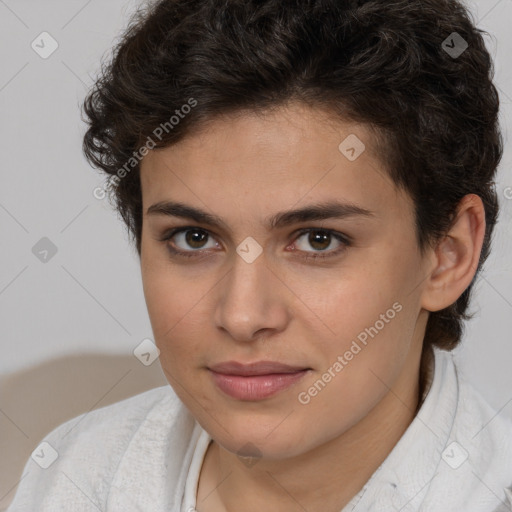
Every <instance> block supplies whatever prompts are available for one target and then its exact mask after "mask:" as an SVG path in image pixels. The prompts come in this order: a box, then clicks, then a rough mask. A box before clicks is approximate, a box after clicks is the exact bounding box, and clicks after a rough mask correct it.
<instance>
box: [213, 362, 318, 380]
mask: <svg viewBox="0 0 512 512" xmlns="http://www.w3.org/2000/svg"><path fill="white" fill-rule="evenodd" d="M209 369H210V370H212V371H214V372H216V373H222V374H224V375H241V376H244V377H247V376H252V375H270V374H274V373H295V372H298V371H301V370H308V369H310V368H306V367H304V366H290V365H288V364H284V363H278V362H276V361H257V362H255V363H248V364H243V363H239V362H238V361H226V362H224V363H219V364H215V365H213V366H210V367H209Z"/></svg>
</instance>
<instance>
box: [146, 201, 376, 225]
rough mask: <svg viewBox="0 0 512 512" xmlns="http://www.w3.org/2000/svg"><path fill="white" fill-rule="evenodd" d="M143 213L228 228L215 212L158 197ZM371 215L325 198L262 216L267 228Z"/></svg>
mask: <svg viewBox="0 0 512 512" xmlns="http://www.w3.org/2000/svg"><path fill="white" fill-rule="evenodd" d="M146 214H147V215H166V216H169V217H180V218H184V219H191V220H193V221H194V222H197V223H200V224H208V225H210V226H215V227H221V228H224V229H226V230H228V226H227V224H226V223H225V222H224V221H223V220H222V219H221V218H220V217H218V216H216V215H212V214H210V213H207V212H205V211H203V210H200V209H198V208H195V207H193V206H189V205H186V204H183V203H179V202H174V201H161V202H158V203H155V204H153V205H151V206H150V207H149V208H148V209H147V212H146ZM356 216H357V217H374V216H375V212H372V211H370V210H368V209H366V208H362V207H360V206H357V205H356V204H352V203H342V202H339V201H328V202H324V203H319V204H313V205H309V206H306V207H304V208H299V209H295V210H288V211H284V212H279V213H276V214H274V215H272V216H271V217H267V218H266V219H265V223H266V224H265V225H266V227H267V229H276V228H282V227H286V226H289V225H292V224H296V223H299V222H307V221H313V220H326V219H344V218H347V217H356Z"/></svg>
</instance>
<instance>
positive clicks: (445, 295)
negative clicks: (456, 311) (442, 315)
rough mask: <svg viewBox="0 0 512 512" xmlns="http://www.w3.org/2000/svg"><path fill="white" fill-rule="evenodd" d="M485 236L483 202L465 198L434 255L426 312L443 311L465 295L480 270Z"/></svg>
mask: <svg viewBox="0 0 512 512" xmlns="http://www.w3.org/2000/svg"><path fill="white" fill-rule="evenodd" d="M484 236H485V209H484V205H483V202H482V200H481V198H480V197H479V196H477V195H475V194H469V195H466V196H465V197H464V198H463V199H462V200H461V202H460V203H459V207H458V210H457V215H456V217H455V220H454V222H453V224H452V226H451V228H450V230H449V231H448V233H447V234H446V235H445V237H444V238H443V239H442V240H441V241H440V242H439V243H438V245H437V246H436V248H435V250H433V251H434V252H433V253H432V256H433V258H432V260H433V262H434V264H433V265H434V267H433V269H432V271H431V274H430V277H429V278H428V279H427V280H426V284H425V287H424V290H423V295H422V301H421V302H422V307H423V308H424V309H426V310H427V311H432V312H433V311H439V310H441V309H444V308H446V307H448V306H450V305H451V304H453V303H454V302H456V301H457V299H458V298H459V297H460V296H461V295H462V293H463V292H464V290H466V288H467V287H468V286H469V285H470V283H471V281H472V280H473V277H474V275H475V273H476V269H477V267H478V262H479V260H480V253H481V250H482V245H483V240H484Z"/></svg>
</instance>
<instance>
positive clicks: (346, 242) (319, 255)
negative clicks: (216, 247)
mask: <svg viewBox="0 0 512 512" xmlns="http://www.w3.org/2000/svg"><path fill="white" fill-rule="evenodd" d="M193 230H197V231H203V232H205V233H207V234H208V235H209V236H211V237H212V238H214V239H215V240H216V235H215V234H214V233H212V231H210V230H209V229H207V228H202V227H200V226H192V225H188V226H179V227H175V228H171V229H168V230H166V231H165V232H164V233H163V235H161V236H160V237H158V238H157V240H158V241H160V242H169V241H170V239H171V238H173V237H174V236H175V235H177V234H180V233H182V232H186V231H193ZM311 231H322V232H325V233H328V234H329V235H331V236H332V237H333V238H335V239H336V240H338V241H339V242H340V243H341V244H342V245H341V247H339V248H338V249H332V250H330V251H297V252H296V254H298V253H304V255H302V256H300V258H302V259H306V260H307V259H327V258H329V257H335V256H337V255H339V254H340V253H341V252H343V251H344V250H345V249H346V248H347V247H349V246H351V245H352V242H353V240H352V237H350V236H349V235H346V234H345V233H341V232H339V231H336V230H334V229H329V228H324V227H317V226H311V227H307V228H299V229H297V230H295V231H294V232H293V233H292V234H291V235H290V236H291V237H293V238H292V241H291V242H290V243H288V244H287V246H289V245H290V244H292V243H295V241H296V240H297V239H298V238H300V237H301V236H302V235H304V234H306V233H309V232H311ZM216 242H217V244H219V242H218V241H217V240H216ZM168 249H169V250H170V251H171V252H172V254H173V255H176V256H178V257H180V256H183V257H185V258H190V257H195V258H198V259H199V258H204V257H206V256H205V255H204V253H205V252H206V253H207V252H209V251H210V250H209V249H206V250H203V249H197V250H189V251H184V250H181V249H174V248H171V247H170V246H168ZM293 252H295V251H293Z"/></svg>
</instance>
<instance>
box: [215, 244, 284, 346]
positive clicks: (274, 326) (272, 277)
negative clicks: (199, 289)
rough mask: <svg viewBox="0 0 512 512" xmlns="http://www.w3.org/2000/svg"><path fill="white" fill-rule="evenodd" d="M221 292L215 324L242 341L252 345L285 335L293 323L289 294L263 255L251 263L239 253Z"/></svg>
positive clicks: (217, 297)
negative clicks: (258, 340)
mask: <svg viewBox="0 0 512 512" xmlns="http://www.w3.org/2000/svg"><path fill="white" fill-rule="evenodd" d="M233 260H234V261H233V264H232V268H231V270H230V271H229V272H228V273H227V275H225V277H224V278H223V279H222V280H221V282H220V283H219V285H218V287H216V292H217V296H216V299H217V303H216V307H215V314H214V321H215V324H216V326H217V328H219V329H221V330H223V331H226V332H227V333H229V334H230V336H231V337H232V338H233V339H234V340H236V341H238V342H250V341H254V340H256V339H259V338H261V337H267V336H272V335H273V334H275V333H279V332H282V331H283V330H284V329H285V328H286V326H287V324H288V322H289V319H290V318H289V308H288V304H287V300H290V297H289V296H288V295H289V291H288V290H287V288H286V286H284V285H283V283H282V282H281V281H280V279H279V278H278V275H277V273H276V271H275V270H273V269H270V268H269V267H268V266H267V263H266V260H265V253H264V252H263V253H262V254H261V255H260V256H259V257H258V258H257V259H256V260H255V261H253V262H252V263H248V262H247V261H245V260H244V259H243V258H241V257H240V256H239V255H238V254H235V256H234V258H233Z"/></svg>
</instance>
